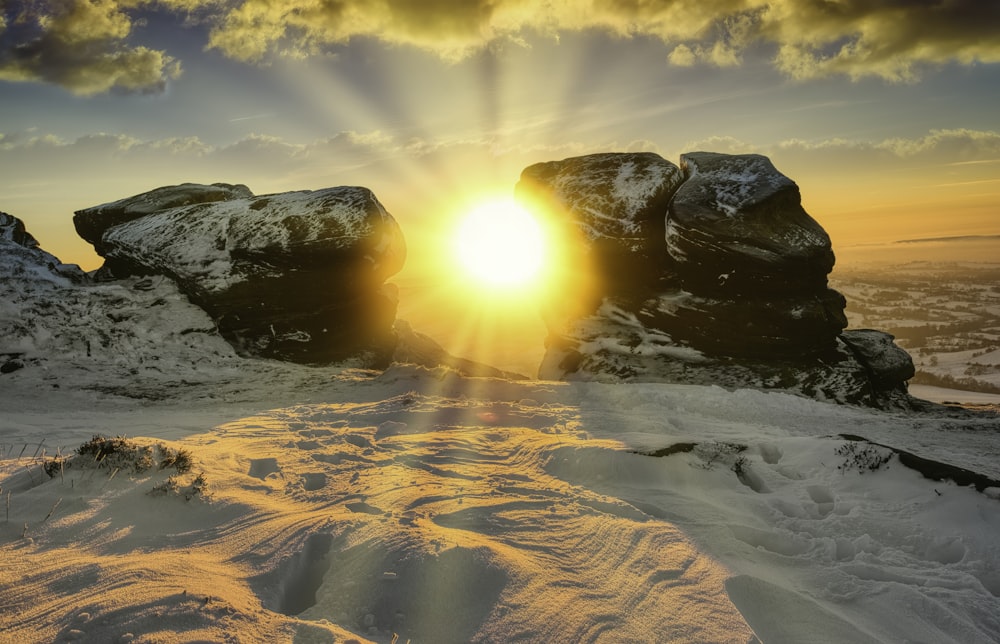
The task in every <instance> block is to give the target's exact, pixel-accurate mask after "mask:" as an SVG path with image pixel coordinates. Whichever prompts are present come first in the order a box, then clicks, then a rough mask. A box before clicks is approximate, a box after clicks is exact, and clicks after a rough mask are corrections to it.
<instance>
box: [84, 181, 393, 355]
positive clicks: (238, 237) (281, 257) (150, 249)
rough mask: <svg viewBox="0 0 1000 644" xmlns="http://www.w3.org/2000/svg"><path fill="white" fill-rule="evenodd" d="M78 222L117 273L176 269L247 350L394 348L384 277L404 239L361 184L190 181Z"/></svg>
mask: <svg viewBox="0 0 1000 644" xmlns="http://www.w3.org/2000/svg"><path fill="white" fill-rule="evenodd" d="M161 206H162V207H161ZM122 219H124V221H121V220H122ZM75 221H76V222H77V228H78V229H81V228H83V229H85V230H87V231H88V234H90V235H91V238H92V237H93V235H92V234H91V233H92V232H94V231H97V230H100V231H101V232H100V239H99V240H97V241H94V242H93V243H94V245H95V248H96V249H97V250H98V252H99V253H101V254H102V255H103V256H104V257H105V259H106V266H108V267H110V273H111V274H113V275H114V276H117V277H121V276H122V275H125V274H131V275H142V274H162V275H167V276H169V277H170V278H172V279H174V280H175V281H176V282H177V283H178V285H179V287H180V289H181V290H182V291H183V292H184V293H185V294H186V295H187V296H188V297H189V298H190V299H191V300H192V301H193V302H195V303H196V304H198V305H199V306H201V307H203V308H204V309H205V310H206V311H207V312H208V313H209V314H210V315H211V316H212V317H213V319H215V320H216V322H217V323H218V325H219V329H220V331H221V332H222V334H223V336H224V337H226V339H228V340H229V341H230V342H231V343H232V344H233V346H234V347H235V348H236V349H237V351H239V352H241V353H243V354H246V355H255V356H262V357H269V358H277V359H282V360H292V361H298V362H308V363H323V362H330V361H336V360H342V359H345V358H348V357H351V356H354V355H357V354H359V353H370V354H372V355H374V356H376V357H374V358H373V359H374V361H375V362H380V361H383V362H384V360H385V356H387V355H389V354H391V350H392V349H391V347H392V344H393V341H394V337H393V335H392V322H393V319H394V318H395V311H396V300H395V292H394V289H392V288H391V287H388V286H384V285H383V282H384V281H385V279H386V278H388V277H389V276H391V275H393V274H394V273H396V272H397V271H398V270H399V269H400V268H401V267H402V265H403V261H404V260H405V256H406V248H405V243H404V241H403V236H402V233H401V232H400V230H399V227H398V225H397V224H396V221H395V220H394V219H393V218H392V216H391V215H390V214H389V213H388V212H386V210H385V208H384V207H383V206H382V204H381V203H379V201H378V199H376V198H375V195H373V194H372V193H371V191H370V190H368V189H366V188H361V187H336V188H327V189H324V190H316V191H298V192H287V193H282V194H274V195H262V196H252V195H251V194H250V192H249V190H248V189H246V188H245V186H229V185H226V184H215V185H211V186H203V185H196V184H184V185H181V186H171V187H167V188H159V189H157V190H153V191H150V192H148V193H144V194H142V195H137V196H134V197H130V198H128V199H123V200H120V201H117V202H114V203H111V204H105V205H102V206H96V207H94V208H88V209H85V210H81V211H78V212H77V216H76V220H75ZM109 222H111V225H107V224H108V223H109ZM102 226H104V227H103V228H102ZM81 234H83V233H81ZM377 356H382V358H378V357H377Z"/></svg>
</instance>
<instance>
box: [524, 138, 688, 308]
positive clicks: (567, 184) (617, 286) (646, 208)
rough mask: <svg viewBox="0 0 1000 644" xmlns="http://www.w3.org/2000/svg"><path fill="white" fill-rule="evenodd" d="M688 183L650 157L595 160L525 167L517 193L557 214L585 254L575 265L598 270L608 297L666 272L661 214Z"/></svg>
mask: <svg viewBox="0 0 1000 644" xmlns="http://www.w3.org/2000/svg"><path fill="white" fill-rule="evenodd" d="M683 180H684V175H683V173H682V172H681V169H680V168H678V167H677V165H675V164H674V163H671V162H670V161H667V160H666V159H663V158H662V157H660V156H659V155H657V154H653V153H651V152H641V153H623V154H611V153H609V154H592V155H588V156H582V157H574V158H570V159H565V160H562V161H550V162H546V163H537V164H535V165H532V166H529V167H528V168H525V170H524V171H523V172H522V173H521V179H520V182H519V183H518V184H517V187H516V194H517V197H518V199H520V200H522V201H524V202H528V203H535V204H538V205H539V206H541V207H542V208H544V209H546V210H548V211H550V212H555V213H558V214H557V217H556V218H557V220H558V221H559V222H560V223H563V224H567V225H566V226H564V232H565V233H567V234H566V236H568V237H569V238H571V239H575V240H576V242H577V244H578V250H580V251H582V252H581V254H582V257H580V258H576V257H572V258H571V259H570V261H571V262H574V260H575V261H577V262H582V263H585V264H588V265H590V266H592V267H593V268H594V269H595V270H596V271H597V273H598V274H599V278H600V280H601V283H600V284H599V285H597V286H596V287H595V288H596V291H597V293H598V294H601V295H603V294H604V293H606V292H609V291H617V290H621V289H627V288H628V287H629V285H630V284H635V283H637V282H638V283H641V282H642V281H644V280H645V279H648V278H649V277H650V276H652V275H655V274H656V273H657V272H658V271H660V270H662V265H663V263H664V261H666V260H668V259H669V258H668V257H667V256H666V246H665V244H664V217H663V215H664V213H665V212H666V208H667V204H668V203H669V202H670V198H671V197H672V196H673V195H674V192H675V191H676V190H677V188H678V186H680V185H681V183H682V181H683ZM583 268H584V267H583V266H573V267H572V270H577V271H580V270H581V269H583Z"/></svg>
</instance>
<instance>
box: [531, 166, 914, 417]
mask: <svg viewBox="0 0 1000 644" xmlns="http://www.w3.org/2000/svg"><path fill="white" fill-rule="evenodd" d="M652 156H654V157H655V155H652ZM643 158H644V159H645V160H646V162H647V163H648V164H649V165H650V166H653V167H656V168H661V167H664V166H663V164H668V163H669V162H665V161H664V162H663V164H660V163H657V162H655V161H654V160H652V159H649V158H648V157H643ZM657 158H658V157H657ZM635 163H636V161H635V159H634V155H614V154H602V155H594V157H593V158H591V157H581V158H577V159H567V160H565V161H562V162H556V163H550V164H538V165H535V166H531V167H529V168H527V169H526V170H525V171H524V173H523V174H522V178H521V183H520V184H519V185H518V192H517V194H518V196H519V197H522V198H524V199H525V200H526V201H527V200H529V199H530V198H531V197H533V196H535V195H539V194H541V195H551V196H552V198H551V199H550V201H549V205H548V211H549V212H550V213H551V214H552V216H553V217H554V218H555V219H557V220H559V221H563V222H564V221H565V220H566V219H569V220H570V221H571V222H572V224H573V225H575V226H576V227H578V228H579V229H580V230H581V231H583V232H584V233H585V234H584V235H582V239H583V241H577V242H576V243H577V244H580V245H582V246H583V247H584V248H583V250H582V251H581V253H582V254H584V255H586V254H588V253H590V254H593V246H594V243H593V241H592V240H593V239H599V240H601V243H602V244H603V247H604V248H612V249H614V252H613V253H604V254H603V255H601V254H600V253H598V255H599V256H601V257H608V256H613V257H614V261H600V260H598V261H594V262H591V264H590V267H591V269H592V270H595V271H598V273H599V274H598V275H596V276H595V277H593V278H591V280H590V281H591V282H592V283H596V284H600V285H602V287H603V288H602V289H599V290H598V291H597V293H596V296H595V294H594V293H583V292H581V291H580V290H579V289H578V288H576V286H575V284H573V283H570V284H569V287H565V286H564V287H563V288H557V293H558V294H559V295H558V296H563V297H566V296H568V297H570V298H571V299H572V298H575V299H576V301H577V306H576V307H575V308H574V307H573V306H571V305H565V304H564V305H561V306H560V312H561V313H562V315H546V323H547V325H548V328H549V338H548V340H547V353H546V356H545V358H544V359H543V361H542V365H541V367H540V370H539V376H540V377H542V378H548V379H612V380H619V379H621V380H647V381H648V380H652V381H665V382H683V383H691V384H718V385H721V386H728V387H733V388H737V387H757V388H765V389H766V388H780V389H786V390H790V391H794V392H797V393H800V394H803V395H807V396H811V397H816V398H821V399H827V400H836V401H838V402H846V403H855V404H865V405H872V406H890V405H895V404H898V402H899V400H902V399H905V398H906V396H905V380H906V379H908V378H909V377H911V376H912V374H913V364H912V361H911V360H910V358H909V356H908V355H907V354H906V352H905V351H903V350H902V349H899V347H897V346H896V345H894V344H893V343H892V341H891V337H888V336H884V334H878V332H855V333H852V334H848V335H844V336H842V335H841V332H842V331H843V329H844V328H845V327H846V326H847V318H846V316H845V315H844V307H845V305H846V301H845V299H844V297H843V296H842V295H841V294H840V293H837V292H836V291H834V290H832V289H830V288H828V286H827V275H828V274H829V272H830V270H831V269H832V268H833V265H834V254H833V250H832V246H831V242H830V238H829V236H828V235H827V234H826V232H825V231H824V230H823V228H822V227H821V226H820V225H819V224H818V223H817V222H816V221H815V220H814V219H813V218H812V217H810V216H809V214H808V213H806V212H805V210H803V208H802V205H801V198H800V194H799V190H798V187H797V186H796V184H795V183H794V182H793V181H792V180H791V179H789V178H788V177H786V176H785V175H783V174H781V173H780V172H778V171H777V170H776V169H775V168H774V166H773V165H772V164H771V162H770V161H769V160H768V159H767V158H766V157H763V156H760V155H725V154H714V153H706V152H695V153H690V154H685V155H682V157H681V169H682V171H683V177H682V181H681V182H680V183H676V184H675V183H674V182H673V179H672V178H670V179H669V180H668V179H666V177H668V176H669V177H672V174H671V173H669V172H667V171H665V170H664V171H663V172H662V174H661V176H662V177H664V179H663V181H661V182H660V183H659V184H656V185H658V186H660V187H659V188H657V189H653V188H652V187H650V186H649V185H647V189H644V190H633V191H630V192H629V195H630V197H629V199H617V200H616V199H614V198H609V196H608V195H616V194H617V195H619V196H620V194H621V193H620V192H616V190H617V188H616V182H618V181H619V178H620V176H621V175H622V172H621V170H619V171H618V172H614V171H612V170H613V169H614V168H619V169H621V168H625V167H632V166H633V165H634V164H635ZM671 165H672V164H671ZM595 168H596V169H597V170H595ZM574 173H577V174H574ZM653 183H655V182H653ZM667 184H669V187H666V186H667ZM664 195H667V196H666V198H664ZM553 202H554V203H555V204H556V206H555V207H553V206H552V205H551V203H553ZM626 202H627V207H623V204H624V203H626ZM542 205H543V206H544V205H545V202H544V201H542ZM594 222H598V223H599V224H600V225H599V226H598V225H596V224H595V223H594ZM637 222H642V224H641V225H639V224H637ZM594 230H597V231H598V232H597V233H594V232H590V231H594ZM636 266H642V268H638V269H636V268H635V267H636ZM620 267H623V268H620ZM619 270H621V271H623V272H622V273H618V272H617V271H619ZM580 281H582V280H580ZM558 296H557V297H558ZM887 338H888V339H887ZM907 365H908V367H907Z"/></svg>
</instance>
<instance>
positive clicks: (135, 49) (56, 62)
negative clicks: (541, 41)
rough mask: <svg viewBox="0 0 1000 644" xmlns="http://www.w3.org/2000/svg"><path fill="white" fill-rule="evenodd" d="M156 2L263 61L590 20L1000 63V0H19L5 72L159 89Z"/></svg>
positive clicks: (838, 51)
mask: <svg viewBox="0 0 1000 644" xmlns="http://www.w3.org/2000/svg"><path fill="white" fill-rule="evenodd" d="M154 4H155V6H156V7H158V8H165V9H167V10H172V11H174V12H176V13H177V14H178V15H184V16H190V15H196V16H197V17H198V20H199V21H200V22H207V23H208V24H209V25H210V33H209V35H208V41H207V43H206V45H207V46H208V47H209V48H212V49H216V50H218V51H220V52H222V53H223V54H225V55H226V56H228V57H231V58H234V59H237V60H242V61H247V62H253V63H260V62H264V61H267V60H269V59H271V58H273V57H281V56H291V57H305V56H312V55H316V54H320V53H326V52H328V51H330V49H331V48H332V47H335V46H336V45H339V44H344V43H347V42H349V41H350V40H351V39H353V38H370V39H375V40H379V41H381V42H384V43H387V44H390V45H396V46H408V47H415V48H419V49H422V50H425V51H429V52H432V53H434V54H436V55H437V56H439V57H441V58H442V59H444V60H456V59H460V58H462V57H465V56H468V55H470V54H472V53H474V52H476V51H479V50H482V49H484V48H488V47H491V46H493V45H494V44H496V43H497V42H505V41H506V42H519V43H523V42H526V39H527V38H528V37H530V36H532V35H534V36H538V35H541V36H551V37H558V35H559V34H560V33H567V32H583V31H587V30H602V31H605V32H610V33H613V34H616V35H618V36H620V37H623V38H628V37H635V36H645V37H653V38H657V39H659V40H661V41H662V42H663V43H664V45H665V49H664V51H665V52H666V53H665V56H664V59H665V61H667V62H668V63H671V64H675V65H680V66H692V65H696V64H705V65H713V66H735V65H739V64H741V63H742V61H743V60H744V58H745V57H746V55H747V54H748V52H750V51H752V52H753V55H755V56H757V55H761V54H763V55H766V56H770V57H771V60H772V63H773V65H774V66H775V68H777V69H779V70H780V71H782V72H783V73H785V74H786V75H788V76H790V77H793V78H798V79H808V78H815V77H821V76H828V75H846V76H849V77H851V78H862V77H866V76H874V77H881V78H883V79H886V80H889V81H912V80H915V79H917V78H918V77H919V75H920V73H921V71H922V70H923V69H924V68H925V67H928V66H937V65H943V64H948V63H958V64H963V65H967V64H973V63H977V62H978V63H996V62H1000V39H998V38H997V37H996V34H997V32H998V29H1000V3H997V2H984V1H983V0H947V1H941V0H908V1H906V2H902V1H897V2H867V1H865V0H839V1H838V2H823V1H819V0H542V1H539V0H281V1H279V0H228V1H224V0H40V1H33V0H7V2H6V3H5V4H4V5H3V6H4V9H3V16H2V17H0V79H5V80H42V81H48V82H54V83H58V84H61V85H64V86H66V87H68V88H70V89H71V90H73V91H75V92H78V93H82V94H90V93H95V92H99V91H105V90H107V89H111V88H116V87H117V88H121V89H125V90H128V91H156V90H157V89H158V88H162V87H163V85H164V84H165V83H166V81H167V80H169V79H170V78H172V77H174V76H176V75H177V74H178V73H179V66H178V64H177V63H176V61H173V60H172V59H171V58H170V57H169V56H167V55H166V54H165V53H164V52H162V51H156V50H152V49H148V48H145V47H143V46H142V45H141V43H131V42H130V38H132V37H133V35H132V33H131V28H132V26H133V20H134V19H135V18H134V13H135V12H136V11H138V10H141V9H144V8H147V7H150V6H153V5H154Z"/></svg>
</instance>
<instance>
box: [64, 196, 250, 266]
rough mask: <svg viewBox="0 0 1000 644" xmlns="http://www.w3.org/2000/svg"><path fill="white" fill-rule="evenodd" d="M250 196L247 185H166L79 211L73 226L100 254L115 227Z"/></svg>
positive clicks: (74, 218) (74, 217) (75, 215)
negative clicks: (105, 237)
mask: <svg viewBox="0 0 1000 644" xmlns="http://www.w3.org/2000/svg"><path fill="white" fill-rule="evenodd" d="M250 197H253V193H252V192H250V189H249V188H247V187H246V186H244V185H230V184H228V183H213V184H211V185H203V184H199V183H182V184H180V185H177V186H163V187H162V188H156V189H154V190H150V191H149V192H144V193H142V194H139V195H135V196H134V197H126V198H125V199H119V200H118V201H112V202H111V203H106V204H102V205H100V206H94V207H93V208H85V209H83V210H78V211H76V213H75V214H74V216H73V225H74V227H76V232H77V234H78V235H80V237H83V239H85V240H86V241H88V242H90V243H91V244H93V245H94V246H95V247H96V248H97V252H98V253H99V254H103V253H102V249H103V246H102V244H101V239H102V237H103V235H104V233H105V231H107V230H108V229H109V228H111V227H113V226H117V225H119V224H124V223H126V222H129V221H132V220H133V219H138V218H140V217H145V216H146V215H150V214H153V213H154V212H159V211H161V210H166V209H168V208H178V207H181V206H191V205H196V204H205V203H215V202H219V201H231V200H233V199H246V198H250Z"/></svg>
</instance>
